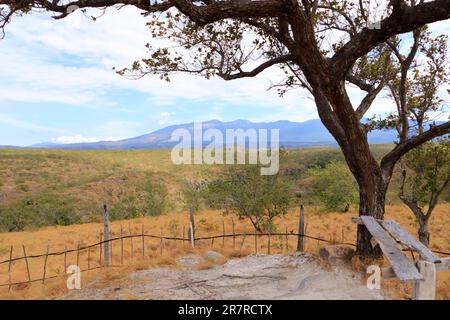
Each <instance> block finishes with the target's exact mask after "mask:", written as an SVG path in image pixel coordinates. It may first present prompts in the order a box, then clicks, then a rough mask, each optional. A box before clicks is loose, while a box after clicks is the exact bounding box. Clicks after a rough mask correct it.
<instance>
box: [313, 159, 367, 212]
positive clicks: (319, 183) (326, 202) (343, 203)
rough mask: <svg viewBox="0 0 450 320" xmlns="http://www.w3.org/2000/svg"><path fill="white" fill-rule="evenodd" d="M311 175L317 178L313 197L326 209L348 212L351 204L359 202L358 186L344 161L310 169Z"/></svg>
mask: <svg viewBox="0 0 450 320" xmlns="http://www.w3.org/2000/svg"><path fill="white" fill-rule="evenodd" d="M309 175H311V176H314V178H315V181H314V184H313V186H312V191H313V197H314V198H316V199H317V200H318V201H319V202H320V204H321V205H323V206H324V208H325V210H339V211H342V212H347V211H348V209H349V207H350V204H353V203H358V186H357V184H356V181H355V179H354V178H353V176H352V174H351V172H350V170H348V168H347V166H345V165H344V164H343V163H338V162H332V163H330V164H328V165H327V166H326V167H325V168H323V169H322V168H320V167H317V168H313V169H310V170H309Z"/></svg>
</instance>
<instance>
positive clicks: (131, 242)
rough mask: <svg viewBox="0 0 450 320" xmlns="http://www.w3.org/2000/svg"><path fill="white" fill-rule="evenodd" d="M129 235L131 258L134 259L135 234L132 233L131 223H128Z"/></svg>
mask: <svg viewBox="0 0 450 320" xmlns="http://www.w3.org/2000/svg"><path fill="white" fill-rule="evenodd" d="M128 233H129V234H130V250H131V258H133V257H134V246H133V233H132V231H131V222H129V221H128Z"/></svg>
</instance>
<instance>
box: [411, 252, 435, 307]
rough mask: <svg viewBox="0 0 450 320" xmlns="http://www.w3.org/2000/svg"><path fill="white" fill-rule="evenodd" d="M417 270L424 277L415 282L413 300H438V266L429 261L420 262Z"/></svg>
mask: <svg viewBox="0 0 450 320" xmlns="http://www.w3.org/2000/svg"><path fill="white" fill-rule="evenodd" d="M417 268H418V269H419V272H420V274H421V275H422V276H423V279H422V280H417V281H415V282H414V290H413V300H434V299H435V298H436V265H435V264H434V263H432V262H428V261H422V260H421V261H418V262H417Z"/></svg>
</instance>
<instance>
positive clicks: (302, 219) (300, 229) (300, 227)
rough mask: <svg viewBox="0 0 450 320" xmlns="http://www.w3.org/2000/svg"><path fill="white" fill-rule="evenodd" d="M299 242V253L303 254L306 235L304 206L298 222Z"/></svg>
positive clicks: (301, 206) (301, 208)
mask: <svg viewBox="0 0 450 320" xmlns="http://www.w3.org/2000/svg"><path fill="white" fill-rule="evenodd" d="M298 234H299V236H298V242H297V251H299V252H303V249H304V243H303V235H304V234H305V213H304V208H303V205H300V217H299V220H298Z"/></svg>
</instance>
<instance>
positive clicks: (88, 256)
mask: <svg viewBox="0 0 450 320" xmlns="http://www.w3.org/2000/svg"><path fill="white" fill-rule="evenodd" d="M87 265H88V270H91V247H88V254H87Z"/></svg>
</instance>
